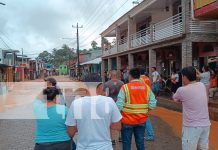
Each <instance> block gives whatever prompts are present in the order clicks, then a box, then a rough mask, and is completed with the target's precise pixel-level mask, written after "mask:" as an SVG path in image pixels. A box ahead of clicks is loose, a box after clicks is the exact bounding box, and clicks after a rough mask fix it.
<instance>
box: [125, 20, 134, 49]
mask: <svg viewBox="0 0 218 150" xmlns="http://www.w3.org/2000/svg"><path fill="white" fill-rule="evenodd" d="M134 32H136V24H135V23H134V20H133V18H131V17H130V16H128V33H127V49H130V48H131V39H130V35H131V34H133V33H134Z"/></svg>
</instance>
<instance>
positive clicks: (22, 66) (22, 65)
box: [21, 48, 24, 81]
mask: <svg viewBox="0 0 218 150" xmlns="http://www.w3.org/2000/svg"><path fill="white" fill-rule="evenodd" d="M21 52H22V58H21V68H22V81H24V64H23V48H22V49H21Z"/></svg>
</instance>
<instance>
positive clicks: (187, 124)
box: [173, 67, 210, 150]
mask: <svg viewBox="0 0 218 150" xmlns="http://www.w3.org/2000/svg"><path fill="white" fill-rule="evenodd" d="M196 78H197V77H196V69H195V68H194V67H186V68H184V69H182V81H183V85H184V86H183V87H180V88H179V89H178V90H177V91H176V93H175V94H174V95H173V99H174V101H176V102H181V103H182V106H183V131H182V149H183V150H197V149H201V150H208V148H209V147H208V143H209V140H208V138H209V133H210V120H209V112H208V102H207V91H206V87H205V86H204V84H203V83H201V82H197V81H196Z"/></svg>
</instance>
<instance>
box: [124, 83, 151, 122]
mask: <svg viewBox="0 0 218 150" xmlns="http://www.w3.org/2000/svg"><path fill="white" fill-rule="evenodd" d="M122 89H123V91H124V93H125V101H124V106H123V109H122V111H121V113H122V116H123V118H122V123H124V124H143V123H145V121H146V120H147V118H148V100H149V95H150V92H151V90H150V88H149V86H147V85H145V84H144V83H141V82H140V81H133V82H130V83H128V84H125V85H123V87H122Z"/></svg>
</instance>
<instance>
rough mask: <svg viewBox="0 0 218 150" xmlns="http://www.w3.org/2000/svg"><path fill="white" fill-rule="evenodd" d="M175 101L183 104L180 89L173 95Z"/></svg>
mask: <svg viewBox="0 0 218 150" xmlns="http://www.w3.org/2000/svg"><path fill="white" fill-rule="evenodd" d="M173 100H174V101H175V102H181V95H180V88H179V89H178V90H177V91H176V93H175V94H174V95H173Z"/></svg>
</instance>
